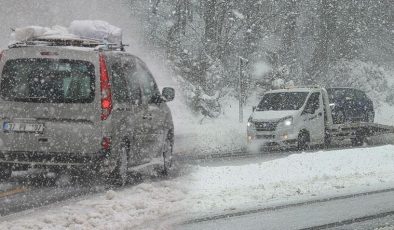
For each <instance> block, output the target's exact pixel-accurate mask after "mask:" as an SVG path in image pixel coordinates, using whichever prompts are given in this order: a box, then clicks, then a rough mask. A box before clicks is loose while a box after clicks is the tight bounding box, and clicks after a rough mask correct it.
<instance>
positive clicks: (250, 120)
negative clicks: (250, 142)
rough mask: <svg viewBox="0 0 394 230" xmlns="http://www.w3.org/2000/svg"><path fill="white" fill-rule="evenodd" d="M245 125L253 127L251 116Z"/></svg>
mask: <svg viewBox="0 0 394 230" xmlns="http://www.w3.org/2000/svg"><path fill="white" fill-rule="evenodd" d="M247 126H248V128H252V127H254V123H253V120H252V118H249V119H248V123H247Z"/></svg>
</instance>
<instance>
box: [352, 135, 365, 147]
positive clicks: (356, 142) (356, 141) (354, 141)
mask: <svg viewBox="0 0 394 230" xmlns="http://www.w3.org/2000/svg"><path fill="white" fill-rule="evenodd" d="M350 141H351V142H352V146H354V147H359V146H363V144H364V138H363V137H360V136H356V138H352V139H350Z"/></svg>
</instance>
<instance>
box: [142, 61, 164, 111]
mask: <svg viewBox="0 0 394 230" xmlns="http://www.w3.org/2000/svg"><path fill="white" fill-rule="evenodd" d="M137 68H138V70H137V71H138V80H139V81H140V84H141V88H142V96H143V97H144V98H145V100H146V101H147V103H149V104H153V103H156V101H157V99H158V97H159V96H160V91H159V88H158V87H157V84H156V82H155V79H154V78H153V76H152V74H151V73H150V72H149V70H148V69H147V67H146V66H145V65H144V64H142V63H139V65H138V67H137Z"/></svg>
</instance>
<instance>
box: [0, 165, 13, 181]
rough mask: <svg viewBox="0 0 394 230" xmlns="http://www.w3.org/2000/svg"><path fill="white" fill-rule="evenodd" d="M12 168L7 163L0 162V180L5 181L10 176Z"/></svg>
mask: <svg viewBox="0 0 394 230" xmlns="http://www.w3.org/2000/svg"><path fill="white" fill-rule="evenodd" d="M11 174H12V168H11V166H10V165H8V164H0V181H7V180H9V179H10V178H11Z"/></svg>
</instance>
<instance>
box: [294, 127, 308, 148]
mask: <svg viewBox="0 0 394 230" xmlns="http://www.w3.org/2000/svg"><path fill="white" fill-rule="evenodd" d="M309 141H310V140H309V134H308V132H306V131H302V132H300V134H298V144H297V149H298V150H306V149H307V148H308V145H309Z"/></svg>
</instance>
